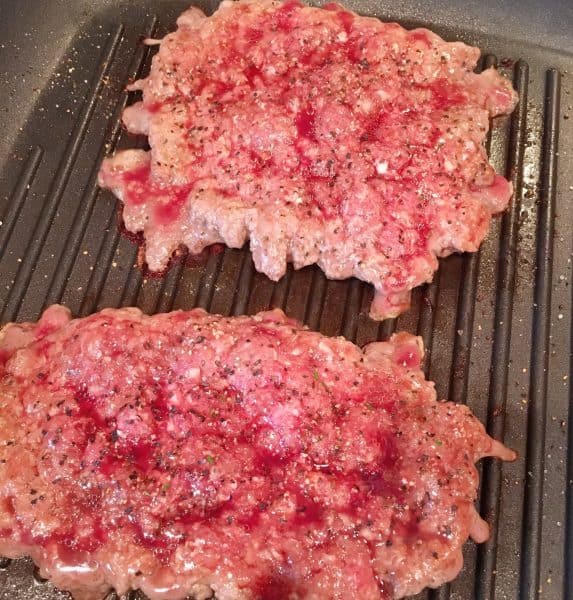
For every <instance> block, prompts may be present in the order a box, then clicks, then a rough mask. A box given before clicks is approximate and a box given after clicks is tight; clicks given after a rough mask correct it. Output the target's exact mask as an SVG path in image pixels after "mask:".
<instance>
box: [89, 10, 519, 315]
mask: <svg viewBox="0 0 573 600" xmlns="http://www.w3.org/2000/svg"><path fill="white" fill-rule="evenodd" d="M478 57H479V51H478V49H477V48H472V47H469V46H467V45H465V44H463V43H461V42H455V43H448V42H445V41H444V40H442V39H441V38H440V37H438V36H437V35H435V34H433V33H431V32H430V31H428V30H425V29H416V30H413V31H407V30H405V29H403V28H402V27H400V26H399V25H397V24H395V23H384V22H381V21H380V20H378V19H374V18H367V17H362V16H358V15H356V14H354V13H352V12H349V11H347V10H345V9H343V8H342V7H340V6H338V5H332V4H329V5H326V6H325V7H324V8H314V7H307V6H304V5H302V4H300V3H299V2H296V1H295V2H293V1H289V2H285V3H281V2H276V1H274V0H241V1H239V2H229V1H224V2H222V3H221V5H220V7H219V9H218V10H217V11H216V12H215V13H214V15H212V16H210V17H206V16H205V15H204V14H203V13H201V11H199V10H198V9H196V8H192V9H190V10H188V11H187V12H185V13H184V14H183V15H182V16H181V17H180V18H179V20H178V28H177V30H176V31H175V32H174V33H171V34H169V35H167V36H166V37H165V38H164V39H163V40H162V42H161V45H160V48H159V53H158V54H157V56H155V58H154V60H153V65H152V67H151V72H150V73H149V76H148V77H147V78H145V79H142V80H140V81H138V82H135V83H134V84H133V85H132V86H131V89H138V90H142V92H143V100H142V101H141V102H138V103H137V104H135V105H134V106H130V107H128V108H127V109H126V110H125V113H124V123H125V125H126V126H127V128H128V130H129V131H131V132H133V133H138V134H144V135H147V136H148V139H149V145H150V147H151V150H150V151H144V150H127V151H122V152H118V153H117V154H116V155H115V156H113V157H111V158H108V159H106V160H105V162H104V163H103V165H102V168H101V172H100V177H99V180H100V184H101V185H102V186H104V187H107V188H110V189H112V190H113V191H114V192H115V194H116V195H117V196H118V197H119V198H120V199H121V201H122V202H123V219H124V222H125V226H126V227H127V229H128V230H129V231H131V232H143V234H144V239H145V254H144V260H145V261H146V263H147V265H148V267H149V268H150V269H151V270H152V271H161V270H163V269H165V268H166V266H167V264H168V262H169V259H170V257H171V256H172V255H173V253H174V252H176V251H178V250H180V249H181V248H182V247H185V248H187V249H188V250H189V251H190V252H191V253H199V252H200V251H201V250H203V249H204V248H205V247H206V246H208V245H210V244H214V243H219V242H224V243H226V244H227V245H229V246H232V247H241V246H242V245H243V244H244V243H245V242H246V241H247V240H250V247H251V250H252V252H253V257H254V261H255V266H256V268H257V269H258V270H259V271H262V272H263V273H266V274H267V275H268V276H269V277H270V278H272V279H275V280H276V279H278V278H280V277H281V276H282V275H283V274H284V273H285V269H286V265H287V262H288V261H290V262H292V263H293V264H294V266H295V268H301V267H303V266H305V265H310V264H313V263H318V264H319V265H320V267H321V268H322V269H323V270H324V272H325V273H326V275H327V276H328V277H331V278H335V279H341V278H347V277H350V276H356V277H358V278H359V279H362V280H364V281H367V282H370V283H372V284H373V285H374V287H375V290H376V295H375V298H374V302H373V304H372V308H371V315H372V316H373V317H374V318H377V319H383V318H386V317H391V316H396V315H397V314H399V313H400V312H401V311H403V310H404V309H405V308H407V307H408V304H409V298H410V290H411V289H412V288H414V287H415V286H417V285H419V284H421V283H423V282H425V281H428V280H430V279H431V278H432V275H433V273H434V271H435V270H436V268H437V264H438V263H437V257H438V256H444V255H447V254H449V253H451V252H453V251H475V250H477V249H478V247H479V245H480V243H481V241H482V240H483V238H484V236H485V234H486V232H487V230H488V226H489V222H490V219H491V215H492V214H494V213H497V212H499V211H501V210H503V209H504V208H505V207H506V205H507V203H508V201H509V199H510V197H511V194H512V189H511V185H510V184H509V183H508V182H507V181H506V180H505V179H504V178H503V177H502V176H500V175H496V174H495V172H494V170H493V168H492V167H491V166H490V165H489V163H488V160H487V156H486V153H485V150H484V147H483V142H484V139H485V137H486V134H487V131H488V129H489V124H490V118H491V117H492V116H495V115H500V114H507V113H509V112H511V111H512V109H513V108H514V106H515V103H516V100H517V97H516V94H515V92H514V91H513V89H512V87H511V84H510V83H509V82H508V81H507V80H506V79H504V78H503V77H502V76H501V75H499V74H498V73H497V71H496V70H495V69H493V68H492V69H488V70H486V71H484V72H482V73H481V74H479V75H478V74H476V73H474V72H473V70H474V67H475V66H476V63H477V61H478Z"/></svg>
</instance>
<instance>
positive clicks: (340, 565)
mask: <svg viewBox="0 0 573 600" xmlns="http://www.w3.org/2000/svg"><path fill="white" fill-rule="evenodd" d="M421 357H422V347H421V342H420V340H419V338H416V337H413V336H411V335H409V334H397V335H395V336H394V337H393V338H392V339H391V340H390V341H389V342H384V343H373V344H370V345H368V346H366V347H365V348H364V349H363V350H361V349H359V348H358V347H356V346H355V345H353V344H351V343H350V342H348V341H345V340H344V339H342V338H327V337H324V336H322V335H321V334H318V333H313V332H311V331H309V330H307V329H306V328H304V327H302V326H301V325H299V324H298V323H296V322H294V321H292V320H290V319H288V318H286V317H285V315H284V314H283V313H282V312H280V311H272V312H266V313H261V314H259V315H257V316H255V317H240V318H236V317H235V318H223V317H220V316H212V315H209V314H207V313H205V312H204V311H202V310H194V311H191V312H173V313H169V314H160V315H155V316H152V317H149V316H145V315H143V314H142V313H141V312H140V311H139V310H137V309H121V310H104V311H102V312H100V313H97V314H95V315H93V316H90V317H87V318H83V319H76V320H70V315H69V312H68V311H67V310H66V309H64V308H63V307H61V306H53V307H51V308H49V309H48V310H47V311H46V312H45V313H44V314H43V316H42V318H41V319H40V321H39V322H38V323H35V324H33V323H25V324H19V325H16V324H10V325H8V326H6V327H5V328H4V329H3V330H2V332H1V333H0V554H3V555H6V556H10V557H16V556H21V555H26V554H28V555H31V556H32V557H33V559H34V560H35V562H36V563H37V564H38V565H39V566H40V570H41V573H42V574H43V575H44V576H46V577H48V578H50V579H51V580H52V581H54V582H55V583H56V585H58V586H60V587H61V588H63V589H67V590H71V591H72V592H73V593H74V595H75V596H76V597H77V598H83V599H86V598H94V599H95V598H102V597H103V595H104V594H105V592H106V591H107V590H108V589H110V588H115V589H116V590H117V591H118V593H124V592H126V591H127V590H128V589H130V588H140V589H142V590H143V591H144V592H145V593H146V594H147V595H148V596H149V597H150V598H158V599H160V598H170V599H179V598H181V599H182V598H185V597H186V596H188V595H190V594H195V595H196V597H197V598H199V599H205V598H208V597H211V595H212V594H213V593H215V594H216V597H217V598H218V599H219V600H272V599H277V600H285V599H287V598H289V599H291V600H292V599H300V600H302V599H305V600H319V599H324V600H327V599H329V600H332V599H340V600H342V599H347V598H360V599H361V600H370V599H372V600H374V599H380V598H394V597H402V596H405V595H409V594H414V593H416V592H417V591H419V590H420V589H422V588H423V587H425V586H437V585H439V584H441V583H442V582H444V581H447V580H450V579H452V578H453V577H455V575H456V574H457V573H458V571H459V569H460V568H461V565H462V554H461V548H462V544H463V543H464V542H465V541H466V539H467V538H468V536H471V537H473V538H474V539H475V540H476V541H478V542H480V541H483V540H484V539H486V538H487V535H488V530H487V525H486V524H485V523H484V522H483V521H482V520H481V519H480V517H479V515H478V514H477V512H476V510H475V508H474V505H473V502H474V500H475V498H476V491H477V486H478V475H477V472H476V469H475V467H474V463H475V461H477V460H478V459H480V458H482V457H483V456H498V457H501V458H505V459H511V458H513V453H512V452H511V451H509V450H507V449H506V448H504V447H503V446H502V445H501V444H500V443H498V442H495V441H493V440H492V439H491V438H490V437H488V435H487V434H486V433H485V431H484V428H483V426H482V425H481V424H480V423H479V422H478V421H477V420H476V419H475V417H473V416H472V415H471V413H470V411H469V409H468V408H467V407H465V406H461V405H455V404H452V403H446V402H438V401H436V395H435V391H434V386H433V384H432V383H431V382H428V381H426V380H425V379H424V376H423V374H422V372H421V370H420V360H421Z"/></svg>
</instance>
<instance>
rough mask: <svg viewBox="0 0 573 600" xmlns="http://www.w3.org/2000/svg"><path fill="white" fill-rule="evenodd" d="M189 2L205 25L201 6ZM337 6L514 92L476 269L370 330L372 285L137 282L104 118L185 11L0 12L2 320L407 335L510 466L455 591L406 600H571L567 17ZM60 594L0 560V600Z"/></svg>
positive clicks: (59, 7) (179, 270) (503, 469)
mask: <svg viewBox="0 0 573 600" xmlns="http://www.w3.org/2000/svg"><path fill="white" fill-rule="evenodd" d="M198 4H199V5H200V6H201V7H202V8H204V9H206V10H207V11H208V12H210V11H212V10H213V9H214V8H215V6H216V4H217V2H214V1H213V2H199V3H198ZM347 5H348V6H349V7H350V8H352V9H353V10H356V11H358V12H361V13H362V14H371V15H375V16H379V17H381V18H383V19H387V20H397V21H399V22H400V23H401V24H403V25H405V26H420V25H421V26H427V27H429V28H431V29H433V30H434V31H436V32H437V33H439V34H441V35H442V36H443V37H445V38H446V39H450V40H454V39H460V40H463V41H464V42H467V43H469V44H472V45H476V46H479V47H480V48H481V50H482V52H483V55H484V64H497V65H498V66H499V68H500V69H501V70H502V71H503V72H504V73H506V74H507V75H508V76H510V77H511V78H513V81H514V85H515V87H516V88H517V90H518V91H519V94H520V98H521V102H520V105H519V107H518V108H517V110H516V111H515V113H514V114H513V115H512V116H511V117H510V118H506V119H502V120H499V122H497V123H496V124H495V127H494V128H493V130H492V133H491V138H490V140H489V141H488V145H489V150H490V154H491V156H492V161H493V163H494V165H495V166H496V168H497V169H498V171H499V172H502V173H505V174H506V175H507V176H508V177H509V178H511V179H512V181H513V183H514V186H515V189H516V194H515V199H514V201H513V203H512V205H511V207H510V209H509V210H508V211H507V212H506V213H505V214H504V215H503V217H502V218H498V219H496V220H495V221H494V225H493V228H492V230H491V232H490V234H489V236H488V238H487V240H486V242H485V243H484V245H483V246H482V248H481V251H480V252H479V253H478V254H475V255H462V256H460V255H456V256H452V257H450V258H448V259H446V260H443V261H442V262H441V268H440V271H439V272H438V273H437V275H436V278H435V280H434V282H433V283H432V284H431V285H429V286H427V287H426V288H423V289H419V290H416V292H415V293H414V302H413V306H412V309H411V310H410V311H409V312H407V313H405V314H404V315H403V316H402V317H400V318H399V319H398V320H397V322H393V321H386V322H384V323H382V324H378V323H375V322H373V321H371V320H370V319H369V318H368V316H367V312H368V306H369V303H370V298H371V294H372V290H371V289H370V288H369V286H367V285H365V284H362V283H361V282H358V281H356V280H349V281H342V282H337V281H328V280H326V279H325V278H324V277H323V275H322V274H321V272H320V271H319V269H317V268H306V269H303V270H302V271H299V272H293V271H289V273H288V275H287V276H286V277H285V278H283V279H282V280H281V281H280V282H279V283H277V284H274V283H272V282H271V281H269V280H268V279H266V278H265V277H264V276H263V275H260V274H258V273H256V272H255V271H254V269H253V264H252V261H251V257H250V254H249V252H248V250H246V249H245V250H241V251H239V250H229V249H227V250H225V251H223V252H221V253H213V254H211V255H209V256H207V257H205V260H203V261H197V263H196V264H192V265H184V264H183V263H179V264H175V265H173V266H172V268H171V269H170V271H169V272H168V274H167V276H166V277H164V278H146V277H145V274H142V273H141V271H140V270H139V269H138V268H137V267H136V266H134V263H135V261H136V255H137V246H136V244H135V243H134V242H133V241H132V240H130V239H128V238H126V237H125V236H122V235H121V233H120V231H119V230H118V226H117V222H118V218H117V208H116V203H115V200H114V198H113V197H112V195H111V194H110V193H108V192H102V191H100V190H99V189H98V187H97V184H96V175H97V170H98V168H99V163H100V161H101V158H102V157H103V156H104V155H105V154H107V153H109V152H111V151H112V150H113V149H114V148H120V147H124V146H133V144H134V141H133V140H129V139H127V135H126V134H125V133H124V132H123V131H122V129H121V127H120V124H119V117H120V113H121V109H122V107H123V106H124V105H125V104H126V103H129V102H130V101H132V100H133V98H131V97H130V95H128V94H126V93H125V92H124V91H123V90H124V86H125V84H126V83H127V82H128V81H130V80H132V79H134V78H135V77H136V76H137V75H138V74H139V73H141V72H145V70H146V69H147V68H148V65H149V59H150V56H149V51H148V50H147V49H146V48H144V46H143V45H142V44H141V43H140V41H141V38H142V37H145V36H148V35H156V36H161V35H163V34H164V33H165V32H167V31H168V30H170V29H172V28H173V26H174V22H175V18H176V16H177V15H178V14H179V13H180V12H181V11H182V10H183V9H184V8H185V7H186V6H187V3H186V2H185V1H183V2H181V1H179V0H177V1H171V0H169V1H162V0H142V1H141V2H128V1H123V2H111V1H108V0H94V1H91V2H87V1H83V2H82V1H78V2H62V1H60V0H57V1H52V2H48V1H46V0H44V1H42V0H37V1H35V2H31V1H22V0H4V1H3V2H2V3H1V4H0V131H1V132H2V135H1V136H0V221H1V224H0V255H1V261H0V272H1V278H0V284H1V285H0V321H1V322H2V323H4V322H6V321H11V320H29V319H36V318H37V317H38V315H39V313H40V311H41V310H42V308H43V307H45V306H47V305H49V304H51V303H54V302H62V303H63V304H65V305H66V306H68V307H69V308H70V309H71V310H72V312H73V313H74V314H75V315H87V314H89V313H91V312H93V311H96V310H99V309H101V308H104V307H108V306H120V305H124V306H126V305H137V306H139V307H141V308H142V309H143V310H144V311H146V312H150V313H151V312H157V311H168V310H171V309H176V308H186V309H188V308H192V307H194V306H201V307H203V308H206V309H208V310H210V311H212V312H218V313H223V314H241V313H255V312H257V311H259V310H262V309H265V308H268V307H271V306H280V307H282V308H284V309H285V310H286V312H287V313H288V314H289V316H292V317H296V318H298V319H301V320H304V321H305V322H306V323H307V324H308V325H309V326H310V327H312V328H314V329H319V330H321V331H322V332H323V333H326V334H329V335H336V334H341V335H344V336H346V337H348V338H349V339H352V340H354V341H356V342H357V343H359V344H364V343H366V342H369V341H372V340H374V339H383V338H385V337H387V336H388V335H389V334H390V333H391V332H392V331H393V330H394V328H398V329H406V330H408V331H412V332H417V333H419V334H420V335H422V336H423V337H424V340H425V343H426V346H427V348H428V354H427V358H426V365H425V366H426V369H427V372H428V374H429V376H430V377H431V378H432V379H433V380H434V381H436V384H437V389H438V393H439V395H440V397H442V398H450V399H451V400H455V401H457V402H467V403H468V404H470V405H471V407H472V409H473V411H474V412H475V413H476V415H477V416H478V417H479V418H480V419H481V420H482V421H483V422H484V423H486V424H487V428H488V430H489V432H490V433H491V434H492V435H494V436H495V437H498V438H503V439H504V440H505V443H506V444H507V445H508V446H510V447H512V448H514V449H516V450H517V451H518V452H519V455H520V458H519V460H518V461H516V462H515V463H513V464H504V465H503V466H502V465H501V464H500V463H493V462H487V461H485V462H484V463H483V464H482V467H481V469H482V471H483V473H482V491H481V497H480V510H481V512H482V514H483V515H484V517H485V518H486V519H487V520H488V521H489V523H490V525H491V528H492V535H491V539H490V541H489V542H488V543H486V544H484V545H482V546H479V547H476V546H475V545H473V544H467V545H466V552H465V558H466V561H465V562H466V566H465V568H464V571H463V572H462V574H461V575H460V577H459V578H458V579H457V580H456V581H454V582H453V583H452V584H451V585H449V586H446V587H444V588H442V589H440V590H437V591H431V592H427V593H425V594H423V595H422V597H430V598H436V599H438V598H439V599H441V600H445V599H447V598H452V599H457V600H467V599H469V598H476V599H478V600H489V599H493V598H498V599H513V598H520V599H521V600H530V599H534V598H547V599H562V598H563V599H566V598H567V599H569V598H573V442H572V443H568V442H569V439H570V438H571V436H572V434H573V409H570V408H569V405H570V392H569V384H570V378H571V375H572V369H571V306H572V296H571V286H570V283H571V260H572V256H573V255H572V249H573V248H572V241H573V233H572V224H573V160H572V158H573V82H572V78H571V75H570V73H571V72H573V5H571V4H570V3H568V2H567V1H566V0H563V1H555V2H548V3H546V4H545V5H544V6H543V7H542V6H540V5H539V4H538V3H535V2H533V1H530V0H528V1H525V2H520V3H503V2H501V1H500V2H494V1H493V0H490V1H488V2H477V1H472V2H462V1H460V0H451V1H450V2H437V1H436V0H433V1H430V2H424V3H419V2H414V1H413V0H412V1H410V0H404V1H403V2H398V3H396V2H389V1H386V0H379V1H376V0H369V1H365V2H360V1H358V0H355V1H353V2H347ZM140 143H141V142H140ZM132 596H133V597H138V594H137V593H135V592H134V593H133V594H132ZM65 597H67V595H66V594H64V593H62V592H58V591H57V590H55V589H54V588H53V587H52V586H51V585H50V584H49V583H46V582H42V581H41V580H40V579H39V578H38V577H37V575H36V576H34V569H33V565H32V564H31V562H30V561H28V560H17V561H7V560H3V561H0V598H1V599H6V600H8V599H36V600H52V599H55V598H65Z"/></svg>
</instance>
